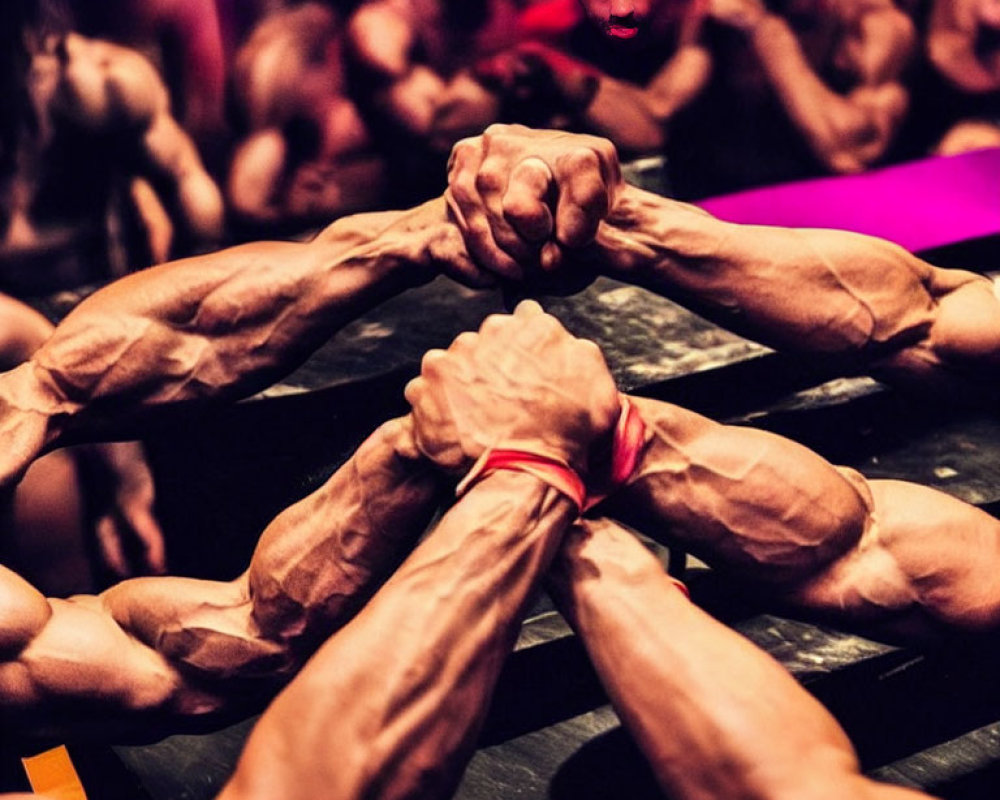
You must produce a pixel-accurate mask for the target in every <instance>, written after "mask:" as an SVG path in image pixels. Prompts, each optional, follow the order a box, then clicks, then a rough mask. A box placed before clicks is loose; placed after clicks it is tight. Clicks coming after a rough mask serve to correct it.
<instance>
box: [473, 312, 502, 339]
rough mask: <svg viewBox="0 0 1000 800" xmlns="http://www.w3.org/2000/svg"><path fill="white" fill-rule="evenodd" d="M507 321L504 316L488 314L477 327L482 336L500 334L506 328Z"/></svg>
mask: <svg viewBox="0 0 1000 800" xmlns="http://www.w3.org/2000/svg"><path fill="white" fill-rule="evenodd" d="M508 319H509V318H508V316H507V315H506V314H490V315H489V316H488V317H487V318H486V319H484V320H483V324H482V325H480V326H479V332H480V333H481V334H483V335H484V336H489V335H494V334H498V333H502V332H503V331H504V330H505V329H506V327H507V320H508Z"/></svg>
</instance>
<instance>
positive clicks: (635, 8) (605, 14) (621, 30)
mask: <svg viewBox="0 0 1000 800" xmlns="http://www.w3.org/2000/svg"><path fill="white" fill-rule="evenodd" d="M580 4H581V5H582V6H583V10H584V11H586V12H587V16H588V17H589V18H590V20H591V21H592V22H593V23H594V24H596V25H597V26H598V27H600V29H601V30H602V31H603V32H604V34H605V35H606V36H610V37H611V38H613V39H631V38H632V37H633V36H636V35H637V34H638V33H639V31H640V30H641V29H642V26H643V24H644V23H645V21H646V19H647V17H649V14H650V12H651V10H652V9H653V8H654V7H655V6H656V5H657V0H580Z"/></svg>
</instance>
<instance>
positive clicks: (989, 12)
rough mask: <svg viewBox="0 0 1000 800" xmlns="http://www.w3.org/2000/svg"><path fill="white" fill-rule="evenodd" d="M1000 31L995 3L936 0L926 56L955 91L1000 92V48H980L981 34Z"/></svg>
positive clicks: (988, 0) (999, 11) (999, 14)
mask: <svg viewBox="0 0 1000 800" xmlns="http://www.w3.org/2000/svg"><path fill="white" fill-rule="evenodd" d="M998 31H1000V4H998V3H997V2H996V0H936V2H935V3H934V5H933V8H932V9H931V16H930V21H929V28H928V31H927V41H926V47H927V55H928V57H929V58H930V60H931V63H932V64H933V65H934V67H935V69H937V71H938V72H940V73H941V74H942V75H943V76H944V77H945V78H946V79H947V80H948V81H949V82H950V83H951V84H952V85H953V86H954V87H955V88H956V89H958V90H959V91H961V92H965V93H968V94H984V93H989V92H1000V47H996V46H994V47H987V48H982V47H979V46H978V45H979V38H980V35H981V34H982V33H992V34H993V35H994V36H995V35H996V34H997V32H998Z"/></svg>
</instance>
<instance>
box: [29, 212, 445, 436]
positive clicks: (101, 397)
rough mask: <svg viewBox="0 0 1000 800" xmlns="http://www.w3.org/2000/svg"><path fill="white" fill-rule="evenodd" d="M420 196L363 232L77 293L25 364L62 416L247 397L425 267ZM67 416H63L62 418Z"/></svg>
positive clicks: (252, 250)
mask: <svg viewBox="0 0 1000 800" xmlns="http://www.w3.org/2000/svg"><path fill="white" fill-rule="evenodd" d="M443 209H444V207H443V204H434V203H431V204H427V205H426V206H423V207H421V208H420V209H417V210H416V211H414V212H413V214H412V216H409V217H407V216H405V215H404V217H403V218H401V221H400V222H398V223H397V227H394V228H392V229H391V230H379V231H378V232H377V233H374V234H373V235H371V237H370V238H368V239H366V240H365V241H363V242H360V243H359V241H358V239H359V238H360V237H359V235H358V230H359V229H360V226H355V227H354V230H353V231H352V232H351V234H350V236H348V237H347V238H348V240H349V243H342V242H341V241H339V240H338V238H337V237H336V235H334V234H328V235H326V236H324V237H323V238H321V239H317V240H316V241H315V242H312V243H309V244H298V243H290V242H261V243H255V244H249V245H242V246H239V247H234V248H230V249H228V250H224V251H221V252H219V253H215V254H212V255H208V256H201V257H196V258H190V259H185V260H182V261H177V262H174V263H171V264H164V265H161V266H158V267H153V268H152V269H149V270H146V271H144V272H141V273H137V274H134V275H129V276H126V277H125V278H122V279H121V280H119V281H116V282H114V283H112V284H109V285H108V286H107V287H105V288H104V289H102V290H100V291H99V292H96V293H95V294H94V295H92V296H91V297H89V298H87V299H86V300H85V301H84V302H83V303H81V304H80V305H79V306H78V307H77V308H76V309H75V310H74V311H73V312H72V313H70V314H69V315H68V316H67V317H66V319H65V320H63V322H62V323H61V324H60V325H59V326H58V327H57V329H56V332H55V333H54V334H53V336H52V337H51V338H50V339H49V340H48V341H47V342H46V344H45V345H44V346H43V347H42V348H40V349H39V350H38V351H37V353H36V354H35V356H34V358H33V359H32V361H31V362H30V364H31V369H32V371H33V373H35V374H36V375H37V380H38V381H39V382H43V383H44V384H45V385H46V386H47V387H49V388H51V389H52V390H54V391H55V393H56V395H57V397H58V399H59V400H61V401H62V404H63V405H62V408H63V410H64V414H66V415H68V416H84V414H83V412H84V411H86V412H91V413H94V414H95V415H97V414H99V413H102V412H103V413H105V414H110V413H111V412H114V413H116V414H117V413H122V412H123V411H132V410H134V409H142V408H148V407H153V406H158V405H163V404H170V403H177V402H183V401H189V400H200V399H206V398H232V397H239V396H243V395H246V394H248V393H250V392H252V391H255V390H257V389H259V388H262V387H263V386H266V385H267V384H268V383H270V382H271V381H273V380H274V379H276V378H277V377H279V376H280V375H282V374H285V373H286V372H288V371H290V370H291V369H292V368H294V367H295V366H297V364H298V363H299V362H300V361H301V360H303V359H304V358H305V356H306V355H308V354H309V353H310V352H311V351H312V350H313V349H314V348H315V347H317V346H318V345H319V344H320V343H322V342H323V341H324V340H325V339H326V338H327V337H329V335H330V334H331V333H332V332H334V331H336V330H337V329H338V328H339V327H340V326H342V325H343V324H345V323H346V322H347V321H349V320H351V319H353V318H354V317H356V316H358V315H360V314H361V313H363V312H365V311H366V310H368V309H369V308H371V307H373V306H374V305H376V304H377V303H378V302H380V301H381V300H383V299H385V298H386V297H389V296H391V295H393V294H395V293H397V292H399V291H401V290H403V289H405V288H408V287H409V286H412V285H415V284H417V283H420V282H421V281H423V280H426V279H428V278H429V277H430V274H431V273H430V271H429V270H428V268H427V259H426V253H425V247H424V244H425V242H426V237H421V236H420V234H419V232H414V228H416V227H417V223H418V222H420V223H422V222H433V221H435V220H436V221H439V222H440V221H442V220H443V219H444V210H443ZM64 421H65V420H61V422H64Z"/></svg>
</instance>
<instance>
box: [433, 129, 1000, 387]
mask: <svg viewBox="0 0 1000 800" xmlns="http://www.w3.org/2000/svg"><path fill="white" fill-rule="evenodd" d="M449 184H450V185H449V189H448V194H447V197H448V200H449V203H450V205H451V206H452V208H453V213H454V215H455V218H456V220H458V224H459V225H460V227H461V228H462V230H463V234H464V235H465V237H466V240H467V242H468V247H469V251H470V253H472V254H473V255H474V256H475V257H476V258H477V260H478V261H479V262H480V263H482V264H484V265H486V266H487V267H488V268H489V269H491V270H494V271H496V272H497V273H499V274H501V275H503V276H505V277H507V278H509V279H514V280H518V279H521V278H523V277H524V276H525V275H527V276H528V277H534V278H537V277H538V276H539V274H540V271H541V273H547V276H548V277H550V278H551V277H553V276H554V277H556V278H557V279H558V277H559V276H563V277H564V278H567V279H570V280H571V279H573V278H578V279H579V280H582V281H585V280H586V279H587V277H588V270H593V271H597V272H600V273H603V274H607V275H610V276H612V277H615V278H618V279H620V280H624V281H627V282H630V283H635V284H638V285H641V286H644V287H646V288H648V289H651V290H652V291H655V292H658V293H660V294H663V295H665V296H668V297H670V298H671V299H675V300H677V301H678V302H680V303H682V304H685V305H687V306H689V307H691V308H692V309H694V310H695V311H697V312H698V313H700V314H703V315H705V316H707V317H709V318H710V319H712V320H713V321H715V322H717V323H719V324H721V325H723V326H725V327H728V328H732V329H733V330H735V331H737V332H738V333H741V334H743V335H746V336H748V337H750V338H753V339H757V340H758V341H761V342H763V343H764V344H767V345H770V346H772V347H776V348H779V349H785V350H789V351H794V352H804V353H822V354H824V355H828V356H830V357H837V358H839V359H841V360H843V361H844V363H845V366H846V367H847V368H849V369H852V370H867V371H869V372H871V373H872V374H874V375H876V376H877V377H879V378H880V379H885V380H887V381H890V382H894V383H897V384H905V385H908V386H917V387H921V388H923V389H927V388H933V387H937V388H939V389H943V390H945V391H954V390H959V391H965V392H968V391H969V390H970V387H971V388H972V389H973V390H974V391H980V392H985V391H988V390H989V387H990V386H991V385H992V384H993V383H995V379H996V374H997V372H996V370H997V367H998V366H1000V301H998V299H997V296H996V294H995V293H994V290H993V285H992V283H991V282H990V281H989V280H988V279H986V278H984V277H981V276H979V275H976V274H974V273H971V272H965V271H962V270H950V269H949V270H946V269H939V268H937V267H934V266H932V265H930V264H928V263H927V262H925V261H922V260H921V259H919V258H917V257H916V256H913V255H912V254H910V253H908V252H907V251H905V250H904V249H903V248H901V247H898V246H897V245H894V244H890V243H889V242H886V241H883V240H881V239H877V238H873V237H870V236H863V235H860V234H854V233H847V232H842V231H832V230H813V229H791V228H776V227H765V226H752V225H737V224H732V223H727V222H722V221H721V220H718V219H715V218H714V217H712V216H711V215H709V214H707V213H705V212H704V211H701V210H700V209H698V208H695V207H693V206H689V205H685V204H683V203H678V202H675V201H673V200H669V199H666V198H663V197H660V196H658V195H653V194H650V193H648V192H643V191H642V190H639V189H636V188H634V187H631V186H628V185H626V184H624V183H623V182H622V181H621V178H620V171H619V169H618V164H617V158H616V157H615V153H614V149H613V147H612V146H611V145H610V143H609V142H607V141H606V140H602V139H599V138H597V137H587V136H579V135H573V134H565V133H557V132H553V131H532V130H529V129H527V128H523V127H520V126H491V127H490V128H489V129H488V130H487V132H486V133H485V134H483V136H481V137H477V138H474V139H468V140H463V141H462V142H460V143H459V144H458V145H456V147H455V149H454V151H453V153H452V160H451V167H450V177H449ZM553 197H554V198H555V199H554V200H553V199H550V198H553ZM550 204H551V207H550ZM570 265H572V266H570Z"/></svg>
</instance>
